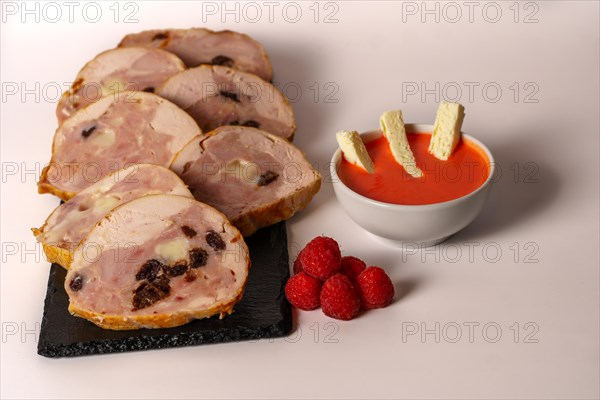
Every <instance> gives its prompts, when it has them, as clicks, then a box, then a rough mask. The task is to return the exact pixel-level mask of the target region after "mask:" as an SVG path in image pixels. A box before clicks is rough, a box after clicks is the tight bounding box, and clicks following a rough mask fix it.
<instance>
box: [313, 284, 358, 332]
mask: <svg viewBox="0 0 600 400" xmlns="http://www.w3.org/2000/svg"><path fill="white" fill-rule="evenodd" d="M321 308H322V309H323V313H324V314H325V315H327V316H329V317H331V318H335V319H341V320H345V321H347V320H351V319H352V318H354V317H356V314H358V311H359V310H360V297H359V295H358V292H357V291H356V289H354V286H352V282H350V279H348V277H347V276H346V275H343V274H335V275H333V276H332V277H331V278H329V279H327V280H326V281H325V283H324V284H323V289H322V290H321Z"/></svg>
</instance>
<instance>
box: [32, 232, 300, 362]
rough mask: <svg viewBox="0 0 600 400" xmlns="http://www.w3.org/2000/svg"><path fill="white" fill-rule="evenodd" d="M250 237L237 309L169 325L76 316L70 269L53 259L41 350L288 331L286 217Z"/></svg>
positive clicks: (158, 345)
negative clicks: (105, 323) (100, 323)
mask: <svg viewBox="0 0 600 400" xmlns="http://www.w3.org/2000/svg"><path fill="white" fill-rule="evenodd" d="M246 243H247V244H248V248H249V249H250V258H251V260H252V266H251V268H250V274H249V277H248V283H247V285H246V290H245V292H244V297H243V298H242V300H241V301H240V303H238V304H237V305H236V306H235V312H234V313H233V314H231V315H229V316H227V317H225V318H223V319H219V317H218V316H216V317H212V318H208V319H202V320H196V321H193V322H191V323H189V324H187V325H183V326H180V327H176V328H169V329H140V330H134V331H111V330H106V329H101V328H98V327H97V326H96V325H94V324H92V323H91V322H89V321H87V320H85V319H82V318H78V317H74V316H72V315H71V314H69V312H68V311H67V307H68V305H69V298H68V296H67V294H66V292H65V289H64V281H65V275H66V271H65V270H64V269H63V268H62V267H60V266H59V265H56V264H53V265H52V267H51V269H50V277H49V279H48V291H47V292H46V300H45V303H44V316H43V318H42V324H41V331H40V338H39V341H38V354H40V355H42V356H45V357H75V356H82V355H88V354H103V353H114V352H122V351H135V350H147V349H162V348H167V347H179V346H193V345H199V344H206V343H221V342H231V341H239V340H253V339H262V338H271V337H279V336H285V335H287V334H288V333H289V332H290V331H291V329H292V313H291V307H290V304H289V303H288V301H287V299H286V298H285V294H284V285H285V282H286V281H287V279H288V277H289V264H288V262H289V261H288V260H289V258H288V250H287V234H286V228H285V222H281V223H279V224H276V225H273V226H270V227H268V228H264V229H261V230H260V231H258V232H257V233H255V234H254V235H252V236H251V237H249V238H247V239H246Z"/></svg>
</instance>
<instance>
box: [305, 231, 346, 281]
mask: <svg viewBox="0 0 600 400" xmlns="http://www.w3.org/2000/svg"><path fill="white" fill-rule="evenodd" d="M341 259H342V254H341V253H340V246H338V244H337V242H336V241H335V240H333V239H332V238H329V237H326V236H317V237H316V238H314V239H313V240H311V241H310V242H308V244H307V245H306V247H305V248H304V249H303V250H302V251H301V252H300V263H301V264H302V268H303V269H304V272H306V273H307V274H309V275H312V276H314V277H315V278H318V279H321V280H322V281H324V280H325V279H327V278H329V277H330V276H332V275H334V274H335V273H337V272H338V271H339V270H340V262H341Z"/></svg>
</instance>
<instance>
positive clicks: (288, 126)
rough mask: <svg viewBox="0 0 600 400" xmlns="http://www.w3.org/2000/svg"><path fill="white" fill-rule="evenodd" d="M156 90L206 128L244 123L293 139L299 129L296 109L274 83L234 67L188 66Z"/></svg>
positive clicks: (206, 129)
mask: <svg viewBox="0 0 600 400" xmlns="http://www.w3.org/2000/svg"><path fill="white" fill-rule="evenodd" d="M156 93H157V94H159V95H161V96H163V97H165V98H167V99H169V100H171V101H172V102H173V103H175V104H177V105H178V106H179V107H181V108H183V109H184V110H185V111H187V112H188V113H189V114H190V115H191V116H192V117H193V118H194V120H196V122H197V123H198V125H200V128H202V130H203V131H210V130H213V129H215V128H217V127H219V126H223V125H244V126H251V127H254V128H260V129H262V130H265V131H267V132H270V133H272V134H274V135H277V136H281V137H283V138H286V139H288V140H292V137H293V136H294V132H295V130H296V124H295V122H294V112H293V111H292V108H291V107H290V105H289V103H288V101H287V99H286V98H285V97H284V96H283V95H282V94H281V92H280V91H279V90H277V88H275V86H273V85H271V84H270V83H268V82H265V81H264V80H262V79H260V78H259V77H257V76H256V75H252V74H249V73H245V72H240V71H237V70H235V69H233V68H228V67H221V66H207V65H203V66H200V67H196V68H192V69H188V70H186V71H184V72H181V73H179V74H177V75H175V76H173V77H172V78H171V79H169V80H168V81H167V82H165V84H164V85H163V86H161V87H159V88H158V89H157V91H156Z"/></svg>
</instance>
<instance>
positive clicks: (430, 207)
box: [330, 124, 495, 247]
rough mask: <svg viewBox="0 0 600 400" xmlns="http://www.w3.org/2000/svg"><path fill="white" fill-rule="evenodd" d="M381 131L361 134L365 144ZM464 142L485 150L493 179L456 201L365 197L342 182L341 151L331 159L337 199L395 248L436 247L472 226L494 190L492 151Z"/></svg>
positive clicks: (413, 128) (425, 128)
mask: <svg viewBox="0 0 600 400" xmlns="http://www.w3.org/2000/svg"><path fill="white" fill-rule="evenodd" d="M406 131H407V132H417V133H419V132H432V131H433V125H426V124H406ZM381 134H382V133H381V131H371V132H366V133H363V134H361V137H362V139H363V141H364V142H365V143H368V142H369V141H371V140H374V139H376V138H378V137H380V136H381ZM462 135H463V138H465V139H467V140H468V141H470V142H473V143H474V144H476V145H477V146H479V147H480V148H481V150H482V151H483V152H484V153H485V154H486V155H487V157H488V159H489V161H490V169H489V175H488V177H487V179H486V180H485V182H484V183H483V185H481V186H480V187H478V188H477V189H475V190H474V191H473V192H471V193H469V194H466V195H464V196H462V197H459V198H457V199H454V200H450V201H445V202H442V203H435V204H425V205H398V204H390V203H384V202H381V201H377V200H373V199H370V198H368V197H365V196H362V195H360V194H358V193H356V192H355V191H353V190H352V189H350V188H349V187H348V186H346V185H345V184H344V182H342V180H341V179H340V178H339V177H338V174H337V170H338V167H339V165H340V161H341V150H340V149H337V151H336V152H335V153H334V154H333V157H332V159H331V164H330V168H331V177H332V181H333V189H334V191H335V195H336V197H337V199H338V201H339V202H340V204H341V205H342V207H343V208H344V211H346V213H347V214H348V216H350V218H352V220H354V222H356V223H357V224H358V225H360V226H361V227H362V228H363V229H365V230H366V231H368V232H370V233H372V234H373V235H375V236H377V237H379V238H381V239H383V240H384V241H386V242H388V243H390V244H393V245H395V246H402V247H405V246H407V245H408V244H409V243H410V245H411V246H415V245H416V246H419V247H427V246H433V245H436V244H438V243H440V242H442V241H444V240H445V239H447V238H448V237H449V236H450V235H452V234H454V233H456V232H458V231H460V230H461V229H463V228H464V227H466V226H467V225H469V224H470V223H471V222H472V221H473V220H474V219H475V218H476V217H477V215H478V214H479V213H480V212H481V210H482V209H483V205H484V204H485V201H486V200H487V198H488V195H489V193H490V189H491V187H492V177H493V176H494V173H495V167H494V158H493V157H492V153H491V152H490V151H489V150H488V148H487V147H486V146H485V145H484V144H483V143H481V142H480V141H478V140H477V139H475V138H473V137H472V136H470V135H467V134H465V133H463V134H462Z"/></svg>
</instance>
